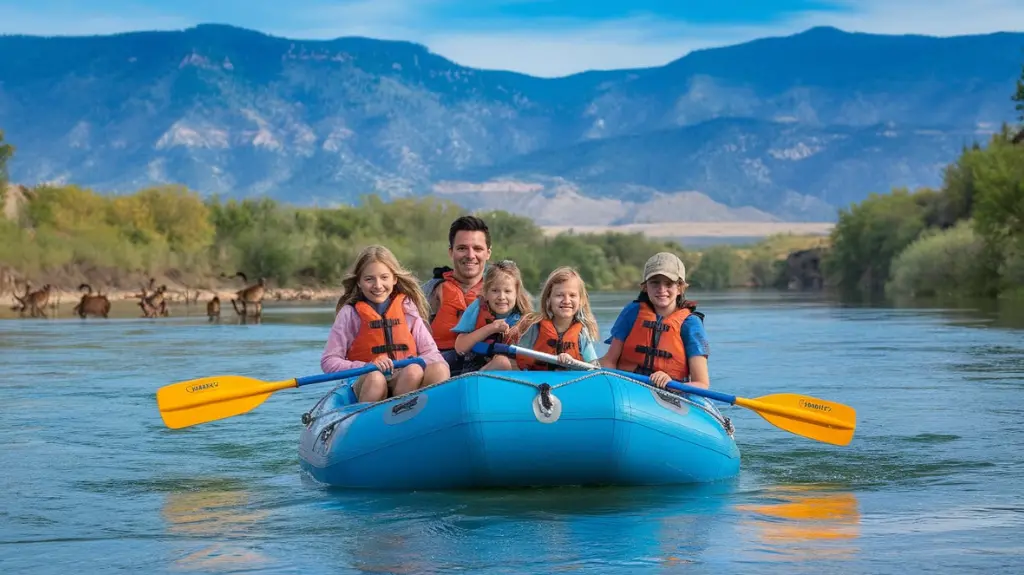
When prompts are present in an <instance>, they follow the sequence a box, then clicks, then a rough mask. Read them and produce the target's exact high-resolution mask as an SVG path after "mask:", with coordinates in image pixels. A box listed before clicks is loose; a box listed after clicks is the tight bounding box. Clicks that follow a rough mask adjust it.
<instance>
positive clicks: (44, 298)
mask: <svg viewBox="0 0 1024 575" xmlns="http://www.w3.org/2000/svg"><path fill="white" fill-rule="evenodd" d="M31 287H32V284H31V283H29V282H25V293H24V294H22V295H21V297H18V294H17V292H15V293H14V299H16V300H18V303H17V304H15V305H14V306H12V307H11V310H13V311H17V312H19V313H20V314H21V315H22V316H24V315H25V311H26V310H27V311H29V313H30V315H31V316H32V317H38V316H43V317H49V316H48V315H46V311H45V310H46V304H47V303H48V302H49V301H50V292H52V291H53V285H51V284H43V287H42V288H40V289H38V290H36V291H29V290H30V289H31Z"/></svg>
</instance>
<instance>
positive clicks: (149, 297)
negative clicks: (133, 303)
mask: <svg viewBox="0 0 1024 575" xmlns="http://www.w3.org/2000/svg"><path fill="white" fill-rule="evenodd" d="M155 283H156V280H155V279H154V278H149V289H146V287H145V286H144V287H143V288H142V298H141V300H140V301H139V307H140V308H141V309H142V314H143V316H142V317H157V316H158V315H160V316H163V317H167V316H168V315H169V314H168V312H167V298H166V297H165V296H164V293H166V292H167V286H166V285H161V286H160V287H158V288H156V289H155V290H154V289H153V284H155ZM150 290H152V293H150Z"/></svg>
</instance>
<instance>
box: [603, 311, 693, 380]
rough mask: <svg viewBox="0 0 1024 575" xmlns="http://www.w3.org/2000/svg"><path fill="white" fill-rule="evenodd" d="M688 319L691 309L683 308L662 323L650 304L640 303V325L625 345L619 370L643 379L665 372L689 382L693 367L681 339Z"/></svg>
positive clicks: (637, 319) (633, 328) (674, 378)
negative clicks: (646, 376)
mask: <svg viewBox="0 0 1024 575" xmlns="http://www.w3.org/2000/svg"><path fill="white" fill-rule="evenodd" d="M688 317H690V308H689V307H680V308H678V309H676V311H674V312H672V313H671V314H670V315H669V316H668V317H663V318H661V319H658V315H657V314H656V313H654V307H653V306H652V305H651V304H650V303H647V302H640V309H639V311H638V312H637V314H636V321H634V322H633V327H631V328H630V330H629V335H628V336H626V341H625V342H623V344H622V354H621V355H619V361H618V362H617V363H616V365H615V367H616V368H618V369H621V370H623V371H632V372H633V373H640V374H643V375H650V374H652V373H654V372H656V371H664V372H665V373H667V374H668V375H669V377H671V378H672V379H673V380H675V381H680V382H685V381H689V379H690V364H689V363H687V361H686V347H685V346H684V345H683V338H682V336H681V335H680V334H681V330H682V327H683V322H684V321H686V318H688Z"/></svg>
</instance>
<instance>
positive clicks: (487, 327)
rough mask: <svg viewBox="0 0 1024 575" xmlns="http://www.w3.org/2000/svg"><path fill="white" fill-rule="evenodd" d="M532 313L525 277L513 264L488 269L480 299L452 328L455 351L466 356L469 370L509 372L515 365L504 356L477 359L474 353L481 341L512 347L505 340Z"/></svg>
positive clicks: (504, 263) (488, 356) (506, 261)
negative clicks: (520, 319) (473, 350)
mask: <svg viewBox="0 0 1024 575" xmlns="http://www.w3.org/2000/svg"><path fill="white" fill-rule="evenodd" d="M532 312H533V303H531V302H530V294H529V293H527V291H526V288H525V287H523V276H522V275H521V274H520V273H519V267H518V266H516V263H515V262H513V261H512V260H501V261H500V262H497V263H495V264H492V265H490V266H488V268H487V271H486V272H485V273H484V280H483V288H482V293H481V295H480V296H479V297H478V298H477V299H475V300H473V303H471V304H469V306H468V307H467V308H466V311H465V312H464V313H463V314H462V317H461V318H460V319H459V323H458V324H457V325H456V326H455V327H454V328H452V333H457V334H459V335H458V336H457V337H456V338H455V351H456V352H458V353H459V355H463V356H466V362H467V363H468V364H470V366H469V368H468V369H467V370H466V371H467V372H469V371H476V370H478V369H480V370H491V371H493V370H509V369H512V362H511V361H510V360H509V359H508V357H506V356H504V355H493V354H492V355H478V354H475V353H473V352H472V351H471V350H472V349H473V346H474V345H476V344H477V343H479V342H481V341H486V342H494V343H510V342H509V341H508V340H507V339H506V336H507V335H508V333H509V330H511V328H513V327H515V325H516V322H518V321H519V318H520V317H522V316H523V315H524V314H528V313H532Z"/></svg>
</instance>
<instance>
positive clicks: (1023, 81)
mask: <svg viewBox="0 0 1024 575" xmlns="http://www.w3.org/2000/svg"><path fill="white" fill-rule="evenodd" d="M1012 99H1013V101H1014V102H1017V106H1016V109H1017V111H1018V112H1020V121H1021V122H1024V66H1021V70H1020V78H1018V79H1017V91H1016V92H1015V93H1014V94H1013V98H1012Z"/></svg>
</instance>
